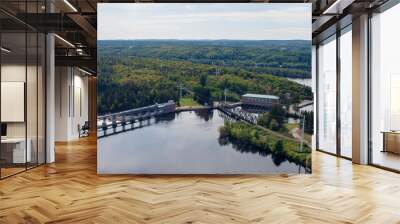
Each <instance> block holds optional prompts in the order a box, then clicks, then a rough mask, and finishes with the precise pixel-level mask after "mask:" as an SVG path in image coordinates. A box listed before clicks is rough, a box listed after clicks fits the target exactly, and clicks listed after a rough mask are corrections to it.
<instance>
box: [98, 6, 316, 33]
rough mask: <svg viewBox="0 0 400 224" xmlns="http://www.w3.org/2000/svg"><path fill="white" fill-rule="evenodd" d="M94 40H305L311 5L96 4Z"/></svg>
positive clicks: (309, 23)
mask: <svg viewBox="0 0 400 224" xmlns="http://www.w3.org/2000/svg"><path fill="white" fill-rule="evenodd" d="M97 18H98V24H97V25H98V33H97V38H98V39H99V40H105V39H108V40H111V39H243V40H290V39H302V40H311V4H294V3H289V4H272V3H270V4H268V3H242V4H238V3H235V4H232V3H231V4H229V3H228V4H220V3H218V4H215V3H209V4H205V3H198V4H193V3H186V4H183V3H173V4H166V3H164V4H163V3H158V4H157V3H140V4H137V3H136V4H130V3H99V4H98V16H97Z"/></svg>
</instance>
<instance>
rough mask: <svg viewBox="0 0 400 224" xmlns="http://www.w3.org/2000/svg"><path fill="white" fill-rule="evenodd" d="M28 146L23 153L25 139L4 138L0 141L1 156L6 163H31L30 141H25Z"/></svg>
mask: <svg viewBox="0 0 400 224" xmlns="http://www.w3.org/2000/svg"><path fill="white" fill-rule="evenodd" d="M26 142H27V143H28V144H27V146H28V147H26V152H25V138H6V139H1V147H2V148H1V156H2V159H5V161H6V163H26V162H31V160H32V152H31V145H32V141H31V139H29V138H28V139H27V141H26Z"/></svg>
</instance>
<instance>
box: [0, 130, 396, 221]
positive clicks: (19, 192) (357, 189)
mask: <svg viewBox="0 0 400 224" xmlns="http://www.w3.org/2000/svg"><path fill="white" fill-rule="evenodd" d="M399 199H400V175H398V174H395V173H391V172H388V171H384V170H380V169H377V168H374V167H370V166H360V165H354V164H352V163H351V162H350V161H347V160H343V159H338V158H335V157H333V156H330V155H326V154H323V153H320V152H313V174H312V175H289V176H288V175H261V176H257V175H234V176H229V175H225V176H224V175H216V176H211V175H181V176H173V175H156V176H143V175H140V176H138V175H136V176H135V175H103V176H99V175H97V174H96V139H95V138H92V137H90V138H85V139H82V140H80V141H74V142H70V143H68V144H65V143H62V144H57V146H56V163H54V164H49V165H45V166H41V167H38V168H36V169H32V170H29V171H27V172H25V173H22V174H19V175H16V176H13V177H10V178H7V179H5V180H2V181H0V202H1V203H0V223H385V224H386V223H400V200H399Z"/></svg>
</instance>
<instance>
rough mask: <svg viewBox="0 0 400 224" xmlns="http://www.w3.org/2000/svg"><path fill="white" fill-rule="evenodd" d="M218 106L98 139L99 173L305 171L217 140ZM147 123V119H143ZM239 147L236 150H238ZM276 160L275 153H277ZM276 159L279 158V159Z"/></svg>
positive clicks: (167, 117) (292, 164) (165, 118)
mask: <svg viewBox="0 0 400 224" xmlns="http://www.w3.org/2000/svg"><path fill="white" fill-rule="evenodd" d="M220 113H221V112H219V111H217V110H213V111H202V112H181V113H179V114H171V115H169V116H166V117H163V119H162V120H159V121H157V122H155V121H152V122H151V124H150V125H148V126H145V127H142V128H139V129H135V130H131V131H127V132H123V133H120V134H117V135H113V136H109V137H105V138H102V139H99V140H98V171H99V173H135V174H214V173H232V174H233V173H235V174H238V173H260V174H262V173H299V172H301V173H304V169H303V168H302V167H299V166H298V165H296V164H294V163H290V162H288V161H283V162H281V161H279V162H281V163H280V164H275V163H274V160H273V158H271V156H270V155H265V154H262V152H261V153H260V152H254V151H253V152H245V151H248V150H243V149H236V148H237V147H236V148H235V146H233V145H232V144H231V143H228V144H227V145H221V144H220V143H219V141H218V140H219V131H218V129H219V127H220V126H222V125H223V124H224V118H222V116H220ZM146 125H147V122H146ZM239 150H240V151H239ZM278 160H279V159H278ZM279 162H277V163H279Z"/></svg>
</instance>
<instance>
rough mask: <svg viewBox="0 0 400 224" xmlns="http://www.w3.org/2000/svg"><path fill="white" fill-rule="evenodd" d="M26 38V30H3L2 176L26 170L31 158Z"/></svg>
mask: <svg viewBox="0 0 400 224" xmlns="http://www.w3.org/2000/svg"><path fill="white" fill-rule="evenodd" d="M26 41H27V39H26V33H25V32H13V33H5V32H3V33H2V34H1V47H2V50H1V54H2V56H1V125H2V128H1V129H2V134H1V135H2V136H1V161H2V169H1V175H2V177H6V176H9V175H12V174H15V173H18V172H21V171H24V170H25V169H26V162H27V161H30V158H31V156H30V155H31V154H30V153H31V151H30V150H29V149H30V148H29V144H27V141H26V139H27V138H26V133H27V129H26V128H27V126H26V110H25V108H26V101H25V99H26V89H27V87H26V75H27V66H26V61H27V52H26ZM27 149H28V150H27Z"/></svg>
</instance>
